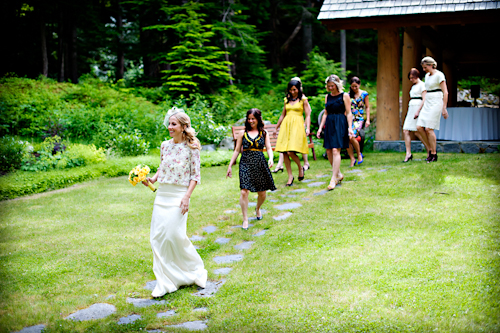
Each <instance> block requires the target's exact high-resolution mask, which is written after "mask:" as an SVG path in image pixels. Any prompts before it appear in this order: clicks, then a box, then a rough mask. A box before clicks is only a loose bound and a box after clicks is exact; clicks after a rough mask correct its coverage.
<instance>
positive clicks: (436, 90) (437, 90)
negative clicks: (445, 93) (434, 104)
mask: <svg viewBox="0 0 500 333" xmlns="http://www.w3.org/2000/svg"><path fill="white" fill-rule="evenodd" d="M427 92H428V93H431V92H442V90H441V89H434V90H429V91H427Z"/></svg>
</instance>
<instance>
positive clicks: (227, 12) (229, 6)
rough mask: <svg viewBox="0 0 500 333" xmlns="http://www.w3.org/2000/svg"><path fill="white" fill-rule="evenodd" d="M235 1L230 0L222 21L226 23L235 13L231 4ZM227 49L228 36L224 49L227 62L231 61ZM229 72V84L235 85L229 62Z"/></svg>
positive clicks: (225, 39)
mask: <svg viewBox="0 0 500 333" xmlns="http://www.w3.org/2000/svg"><path fill="white" fill-rule="evenodd" d="M233 3H234V1H232V0H229V5H228V7H227V9H226V11H225V12H224V15H223V16H222V23H226V21H227V20H228V17H229V16H230V15H232V14H234V12H233V11H232V9H231V5H232V4H233ZM229 20H230V19H229ZM227 49H228V44H227V38H224V51H226V52H225V54H224V57H225V58H226V61H227V62H231V61H230V60H229V52H228V50H227ZM227 73H228V74H229V85H231V86H232V85H233V79H232V77H233V73H232V72H231V64H227Z"/></svg>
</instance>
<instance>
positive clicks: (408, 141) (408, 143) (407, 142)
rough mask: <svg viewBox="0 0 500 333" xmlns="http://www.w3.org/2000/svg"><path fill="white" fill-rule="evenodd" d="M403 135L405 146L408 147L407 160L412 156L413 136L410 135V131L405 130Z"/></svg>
mask: <svg viewBox="0 0 500 333" xmlns="http://www.w3.org/2000/svg"><path fill="white" fill-rule="evenodd" d="M403 136H404V138H405V147H406V158H405V161H406V160H407V159H409V158H410V156H411V137H410V131H408V130H403Z"/></svg>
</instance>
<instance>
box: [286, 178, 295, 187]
mask: <svg viewBox="0 0 500 333" xmlns="http://www.w3.org/2000/svg"><path fill="white" fill-rule="evenodd" d="M294 180H295V177H292V182H291V183H290V184H288V183H286V185H285V186H292V185H293V181H294Z"/></svg>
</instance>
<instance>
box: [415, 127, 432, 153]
mask: <svg viewBox="0 0 500 333" xmlns="http://www.w3.org/2000/svg"><path fill="white" fill-rule="evenodd" d="M415 136H416V137H417V138H418V139H419V140H420V141H422V143H423V144H424V147H425V150H427V151H429V150H430V147H429V141H427V137H423V136H422V134H420V132H419V131H416V132H415Z"/></svg>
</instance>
